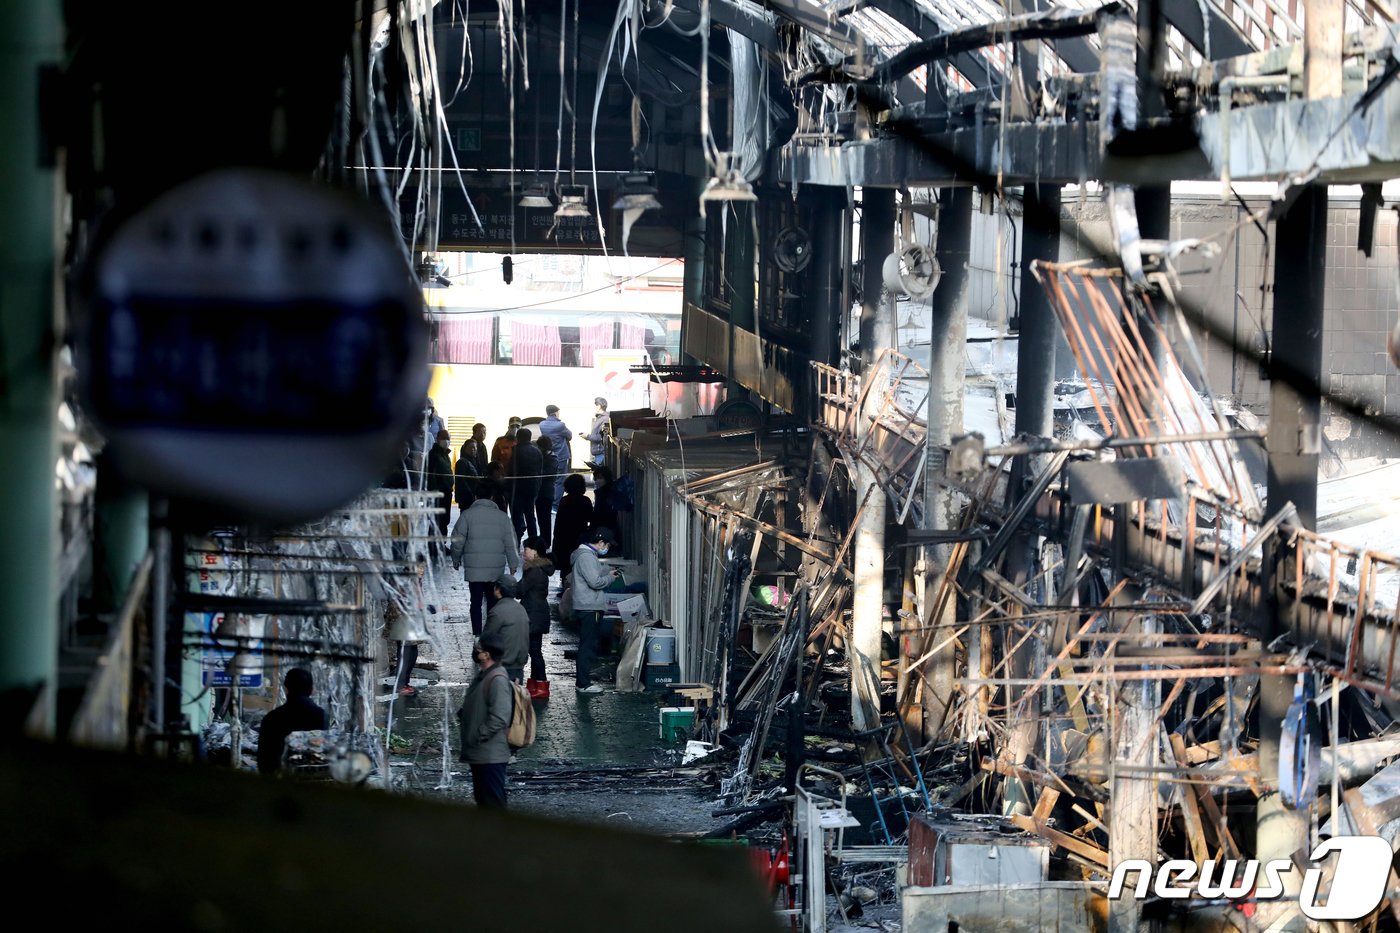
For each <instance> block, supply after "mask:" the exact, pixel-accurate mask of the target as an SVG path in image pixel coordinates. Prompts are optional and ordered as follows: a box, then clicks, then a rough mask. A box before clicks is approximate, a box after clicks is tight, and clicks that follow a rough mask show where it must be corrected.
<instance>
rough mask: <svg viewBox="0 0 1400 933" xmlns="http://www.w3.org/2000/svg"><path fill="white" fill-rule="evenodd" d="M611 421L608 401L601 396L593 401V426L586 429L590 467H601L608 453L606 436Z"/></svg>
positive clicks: (610, 430)
mask: <svg viewBox="0 0 1400 933" xmlns="http://www.w3.org/2000/svg"><path fill="white" fill-rule="evenodd" d="M611 433H612V420H611V416H609V415H608V400H607V399H605V398H603V397H602V396H601V395H600V396H598V397H597V398H595V399H594V400H593V424H591V425H589V428H588V458H589V463H590V465H591V466H602V465H603V460H604V458H605V457H606V456H607V452H608V435H609V434H611Z"/></svg>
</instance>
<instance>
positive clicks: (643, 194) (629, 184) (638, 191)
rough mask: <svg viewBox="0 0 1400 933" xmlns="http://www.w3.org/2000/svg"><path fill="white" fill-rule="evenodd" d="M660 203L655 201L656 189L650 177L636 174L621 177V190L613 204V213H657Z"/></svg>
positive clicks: (639, 173)
mask: <svg viewBox="0 0 1400 933" xmlns="http://www.w3.org/2000/svg"><path fill="white" fill-rule="evenodd" d="M660 209H661V202H660V201H658V200H657V199H656V187H655V186H654V185H652V183H651V176H650V175H647V174H644V173H641V172H637V173H633V174H631V175H624V176H623V177H622V190H621V191H619V192H618V196H617V200H616V201H614V202H613V210H615V211H629V210H630V211H658V210H660Z"/></svg>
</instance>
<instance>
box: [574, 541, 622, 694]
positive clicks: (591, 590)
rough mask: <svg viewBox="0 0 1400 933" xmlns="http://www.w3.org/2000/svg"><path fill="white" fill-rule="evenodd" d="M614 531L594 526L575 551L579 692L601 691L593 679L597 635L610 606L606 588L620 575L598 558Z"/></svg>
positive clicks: (577, 680)
mask: <svg viewBox="0 0 1400 933" xmlns="http://www.w3.org/2000/svg"><path fill="white" fill-rule="evenodd" d="M612 542H613V535H612V532H611V531H609V530H608V529H606V528H595V529H593V530H592V531H591V532H589V533H588V535H587V536H586V538H585V541H584V543H583V544H580V545H579V546H578V550H576V551H574V554H573V558H572V562H573V568H574V572H573V578H572V579H573V585H572V591H573V602H574V607H573V609H574V615H576V616H578V617H579V634H578V661H577V667H576V668H575V672H574V687H575V688H576V689H577V690H578V692H579V693H602V692H603V686H602V685H601V684H595V683H593V676H592V670H593V661H594V659H595V658H596V657H597V656H598V636H599V633H600V631H601V629H602V625H603V612H604V611H605V610H606V609H607V608H608V600H607V597H606V596H604V595H603V591H604V590H606V589H607V588H608V584H610V583H612V581H613V578H614V577H616V576H617V571H616V570H610V569H608V568H605V567H604V566H603V564H602V562H601V561H600V560H599V558H601V557H603V556H605V555H606V554H607V553H608V548H609V547H610V546H611V545H612Z"/></svg>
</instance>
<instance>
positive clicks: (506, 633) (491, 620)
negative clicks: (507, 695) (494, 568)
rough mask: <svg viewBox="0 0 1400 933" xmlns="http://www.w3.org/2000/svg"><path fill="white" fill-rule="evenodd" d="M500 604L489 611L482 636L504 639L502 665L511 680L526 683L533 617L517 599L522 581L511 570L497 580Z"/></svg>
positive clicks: (497, 603)
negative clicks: (526, 665) (531, 620)
mask: <svg viewBox="0 0 1400 933" xmlns="http://www.w3.org/2000/svg"><path fill="white" fill-rule="evenodd" d="M495 587H496V604H495V605H494V606H492V607H491V611H490V612H488V613H487V614H486V627H485V628H484V629H482V630H481V637H482V638H483V639H486V640H490V641H497V642H500V644H501V647H502V649H503V650H504V652H505V653H504V654H503V655H502V656H501V666H502V667H504V668H505V669H506V673H507V674H508V675H510V680H511V683H516V684H518V683H524V681H525V662H526V661H528V660H530V617H529V616H528V615H527V614H526V613H525V607H524V606H522V605H520V603H518V602H516V600H515V597H516V596H517V595H518V594H519V592H520V591H519V589H518V587H519V584H517V583H516V582H515V578H514V577H512V576H511V575H510V574H505V573H503V574H501V575H500V577H499V578H497V580H496V583H495Z"/></svg>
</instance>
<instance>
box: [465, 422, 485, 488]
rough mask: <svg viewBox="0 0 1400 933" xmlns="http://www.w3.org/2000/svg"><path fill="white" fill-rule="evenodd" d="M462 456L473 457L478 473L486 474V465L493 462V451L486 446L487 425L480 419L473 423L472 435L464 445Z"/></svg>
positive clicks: (478, 474) (479, 474) (480, 474)
mask: <svg viewBox="0 0 1400 933" xmlns="http://www.w3.org/2000/svg"><path fill="white" fill-rule="evenodd" d="M462 456H464V457H468V458H470V459H471V461H472V463H473V464H474V465H475V466H476V475H477V476H485V475H486V465H487V464H488V463H490V462H491V451H490V450H488V449H487V447H486V425H484V424H482V423H481V422H480V421H478V422H477V423H476V424H474V425H472V436H471V437H470V438H468V439H467V442H466V443H465V444H463V445H462Z"/></svg>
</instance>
